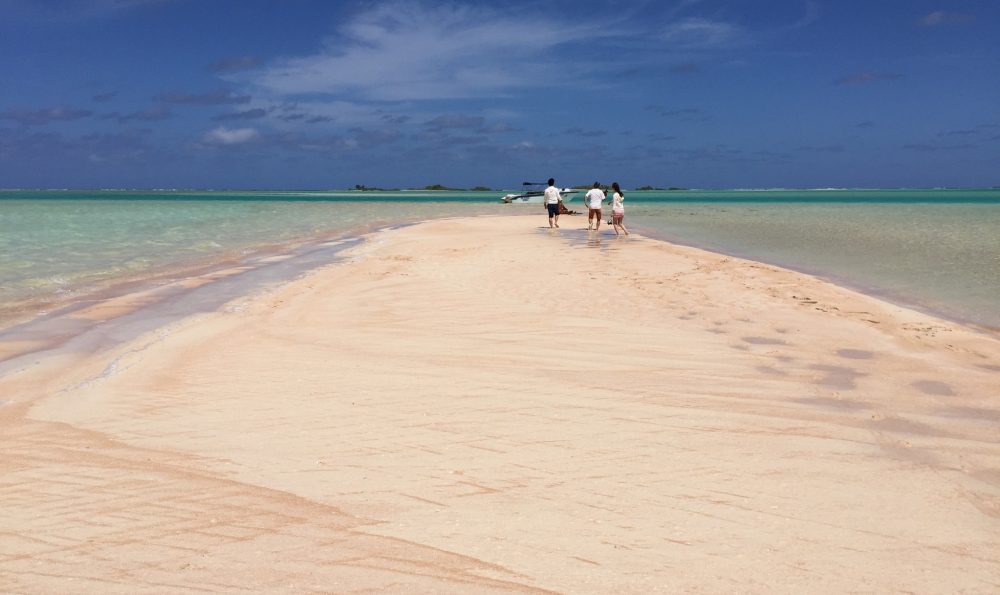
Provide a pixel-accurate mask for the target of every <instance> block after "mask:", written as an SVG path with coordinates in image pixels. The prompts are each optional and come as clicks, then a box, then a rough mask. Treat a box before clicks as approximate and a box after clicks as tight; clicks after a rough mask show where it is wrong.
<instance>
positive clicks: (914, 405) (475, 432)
mask: <svg viewBox="0 0 1000 595" xmlns="http://www.w3.org/2000/svg"><path fill="white" fill-rule="evenodd" d="M562 222H563V226H564V229H562V230H557V231H554V232H550V230H549V229H548V228H547V227H546V228H544V229H542V228H539V227H538V225H539V224H543V223H544V217H543V216H542V215H541V214H540V213H539V214H538V215H537V216H535V217H523V216H514V217H501V218H476V219H457V220H446V221H437V222H430V223H424V224H420V225H416V226H412V227H407V228H403V229H397V230H390V231H383V232H378V233H375V234H373V235H372V236H371V237H369V238H368V241H367V242H365V243H363V244H361V245H359V246H357V247H354V248H352V249H351V250H350V252H349V258H347V259H345V260H344V261H342V262H338V263H334V264H332V265H330V266H327V267H325V268H323V269H321V270H317V271H314V272H312V273H310V274H308V275H307V276H305V277H303V278H300V279H298V280H295V281H293V282H290V283H287V284H284V285H281V286H280V287H277V288H274V289H272V290H269V291H267V292H266V293H263V294H258V295H255V296H251V297H247V298H245V299H241V300H238V301H236V302H233V303H230V304H228V305H227V306H226V307H224V308H222V309H221V310H220V311H218V312H212V313H209V314H200V315H196V316H192V317H189V318H186V319H184V320H182V321H180V322H174V323H171V324H170V325H169V326H167V327H164V328H159V329H156V330H155V331H153V332H149V333H147V334H145V335H143V336H141V337H139V338H138V339H136V340H134V341H129V342H127V343H125V344H118V345H116V346H115V347H114V348H112V349H103V350H99V351H97V352H94V353H79V352H72V351H71V352H66V353H62V354H60V355H58V356H50V357H46V358H39V359H38V360H37V362H36V361H32V362H31V364H30V365H25V366H22V367H21V368H20V369H19V370H17V371H12V372H10V373H9V374H7V376H6V377H4V378H0V395H2V396H0V401H7V403H6V404H5V405H3V406H0V436H2V453H0V454H2V459H0V478H2V479H0V498H2V501H3V505H2V507H0V592H11V593H19V592H26V593H67V592H72V593H85V592H89V593H137V592H155V593H189V592H190V593H194V592H206V591H208V592H234V591H241V590H246V591H262V592H294V593H305V592H324V593H327V592H337V593H340V592H420V593H442V592H455V593H467V592H477V593H478V592H507V591H513V592H541V591H556V592H565V593H626V592H627V593H648V592H697V593H702V592H706V593H719V592H723V593H725V592H760V593H775V592H785V593H803V592H813V593H815V592H878V593H887V592H919V593H956V592H970V593H990V592H992V593H995V592H997V591H1000V429H998V428H1000V395H998V393H1000V389H998V387H1000V341H998V340H997V339H996V338H994V337H991V336H988V335H984V334H979V333H976V332H973V331H971V330H969V329H965V328H963V327H961V326H959V325H956V324H954V323H951V322H946V321H942V320H939V319H936V318H933V317H931V316H927V315H924V314H921V313H917V312H914V311H910V310H906V309H903V308H899V307H896V306H893V305H890V304H887V303H885V302H881V301H878V300H876V299H874V298H870V297H867V296H864V295H860V294H858V293H854V292H851V291H848V290H845V289H842V288H839V287H836V286H834V285H831V284H829V283H826V282H823V281H821V280H818V279H815V278H813V277H809V276H805V275H802V274H798V273H794V272H790V271H787V270H782V269H778V268H775V267H772V266H768V265H762V264H759V263H754V262H750V261H744V260H740V259H736V258H730V257H725V256H721V255H717V254H712V253H708V252H703V251H699V250H695V249H691V248H685V247H678V246H672V245H669V244H665V243H662V242H657V241H653V240H650V239H646V238H641V237H637V236H632V237H630V238H628V239H621V240H618V239H615V238H614V237H613V236H608V235H607V233H610V230H607V229H605V230H602V233H603V235H600V236H595V235H593V234H588V233H587V232H586V230H582V229H580V227H582V226H583V225H584V224H585V220H584V219H583V218H580V217H575V218H563V220H562ZM570 228H575V229H570ZM194 284H197V283H194ZM118 309H119V306H118V305H114V307H111V306H109V307H108V309H107V310H106V311H107V312H114V311H117V310H118ZM125 309H127V308H125ZM100 313H101V309H100V308H95V309H91V310H88V311H86V312H82V313H81V314H80V315H81V316H90V317H93V316H98V315H100ZM8 347H9V346H8Z"/></svg>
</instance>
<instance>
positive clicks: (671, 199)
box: [0, 190, 1000, 327]
mask: <svg viewBox="0 0 1000 595" xmlns="http://www.w3.org/2000/svg"><path fill="white" fill-rule="evenodd" d="M501 194H503V193H502V192H495V193H473V192H433V193H421V192H380V193H374V192H365V193H357V192H280V193H275V192H259V193H258V192H116V191H111V192H96V191H94V192H84V191H5V192H0V323H2V321H3V320H5V319H6V320H10V319H12V318H16V317H18V316H20V317H22V318H23V317H24V316H25V315H30V314H31V313H34V312H38V311H42V310H45V309H49V308H52V307H56V306H58V305H60V304H62V303H67V302H69V301H72V300H73V299H77V298H79V297H81V296H86V295H88V294H91V293H93V292H95V291H100V290H102V289H105V288H107V287H109V286H111V285H114V284H116V283H119V282H121V281H125V280H133V279H148V278H150V277H152V276H155V275H159V274H162V273H164V272H168V273H170V274H177V273H178V272H182V271H184V270H190V269H192V268H194V267H196V266H203V265H211V264H214V263H219V262H225V261H237V260H239V259H240V258H243V257H245V256H247V255H249V254H254V253H256V252H258V251H262V250H268V249H273V247H274V246H275V245H281V244H293V243H299V242H308V241H311V240H315V239H317V238H323V239H327V238H331V237H337V236H342V235H347V234H357V233H360V232H363V231H366V230H370V229H372V228H375V227H379V226H383V225H389V224H396V223H403V222H408V221H415V220H422V219H429V218H438V217H449V216H466V215H484V214H507V213H512V212H519V213H534V212H535V211H534V210H532V208H531V207H530V206H522V205H501V204H499V202H498V199H499V196H500V195H501ZM576 202H579V201H576ZM571 204H572V203H571ZM626 205H627V219H626V221H627V222H628V224H629V225H630V226H633V227H635V228H636V229H638V230H640V231H642V232H644V233H646V234H647V235H653V236H656V237H661V238H664V239H669V240H672V241H676V242H680V243H685V244H691V245H696V246H700V247H705V248H709V249H712V250H716V251H720V252H725V253H729V254H734V255H737V256H743V257H747V258H752V259H755V260H761V261H765V262H770V263H773V264H777V265H781V266H787V267H791V268H794V269H797V270H803V271H806V272H810V273H814V274H818V275H820V276H823V277H826V278H829V279H832V280H835V281H837V282H840V283H843V284H846V285H849V286H852V287H856V288H860V289H863V290H866V291H869V292H872V293H876V294H878V295H882V296H885V297H888V298H889V299H891V300H894V301H897V302H899V303H903V304H905V305H911V306H917V307H921V308H924V309H929V310H932V311H934V312H937V313H939V314H942V315H945V316H948V317H951V318H957V319H960V320H965V321H969V322H973V323H977V324H981V325H986V326H993V327H998V326H1000V306H998V300H997V299H996V297H995V296H997V295H1000V190H837V191H820V190H813V191H801V190H768V191H685V192H627V193H626ZM578 208H579V207H578ZM539 216H540V217H541V214H539ZM567 231H568V230H567Z"/></svg>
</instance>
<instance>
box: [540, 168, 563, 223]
mask: <svg viewBox="0 0 1000 595" xmlns="http://www.w3.org/2000/svg"><path fill="white" fill-rule="evenodd" d="M542 202H544V203H545V210H546V211H548V212H549V227H559V205H560V204H561V203H562V194H559V189H558V188H556V181H555V179H553V178H549V187H548V188H546V189H545V200H543V201H542Z"/></svg>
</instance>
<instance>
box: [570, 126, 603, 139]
mask: <svg viewBox="0 0 1000 595" xmlns="http://www.w3.org/2000/svg"><path fill="white" fill-rule="evenodd" d="M563 134H568V135H570V136H586V137H596V136H607V135H608V131H607V130H589V129H586V128H580V127H579V126H574V127H573V128H567V129H566V130H564V131H563Z"/></svg>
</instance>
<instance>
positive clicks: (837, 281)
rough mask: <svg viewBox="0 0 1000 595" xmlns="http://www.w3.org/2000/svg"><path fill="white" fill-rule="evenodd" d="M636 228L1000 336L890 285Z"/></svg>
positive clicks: (996, 329) (668, 240)
mask: <svg viewBox="0 0 1000 595" xmlns="http://www.w3.org/2000/svg"><path fill="white" fill-rule="evenodd" d="M636 229H637V230H639V231H640V232H641V234H642V235H643V236H644V237H648V238H650V239H654V240H657V241H661V242H666V243H668V244H673V245H676V246H684V247H687V248H693V249H695V250H701V251H704V252H710V253H712V254H718V255H721V256H730V257H732V258H739V259H740V260H747V261H753V262H757V263H759V264H762V265H767V266H772V267H777V268H780V269H785V270H788V271H792V272H794V273H798V274H800V275H806V276H808V277H813V278H815V279H818V280H820V281H824V282H826V283H829V284H831V285H835V286H837V287H841V288H843V289H848V290H850V291H855V292H857V293H860V294H863V295H866V296H868V297H870V298H873V299H876V300H880V301H883V302H887V303H890V304H892V305H894V306H899V307H900V308H906V309H909V310H915V311H917V312H920V313H921V314H926V315H927V316H931V317H933V318H939V319H941V320H944V321H946V322H950V323H952V324H958V325H961V326H963V327H965V328H967V329H969V330H972V331H975V332H979V333H982V334H984V335H988V336H991V337H993V338H1000V326H995V325H991V324H987V323H985V322H980V321H977V320H975V319H973V318H969V317H968V316H962V315H960V314H956V313H954V312H951V311H948V310H947V309H946V307H945V306H933V305H928V304H926V303H923V302H921V301H919V300H917V299H915V298H914V297H913V296H911V295H907V294H905V293H902V292H898V291H892V290H889V289H881V288H879V287H876V286H874V285H871V284H869V283H864V282H861V281H855V280H852V279H851V278H850V277H847V276H844V275H838V274H835V273H831V272H827V271H823V270H821V269H816V268H810V267H807V266H796V265H794V264H786V263H782V262H777V261H775V260H771V259H766V258H763V257H760V256H756V255H752V254H748V253H745V252H740V251H738V250H723V249H720V248H717V247H715V246H711V245H709V244H707V243H699V242H697V241H693V240H691V241H689V240H685V239H683V238H679V237H674V236H673V235H671V234H668V233H662V232H659V231H658V230H655V229H651V228H648V227H643V226H642V225H637V226H636Z"/></svg>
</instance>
